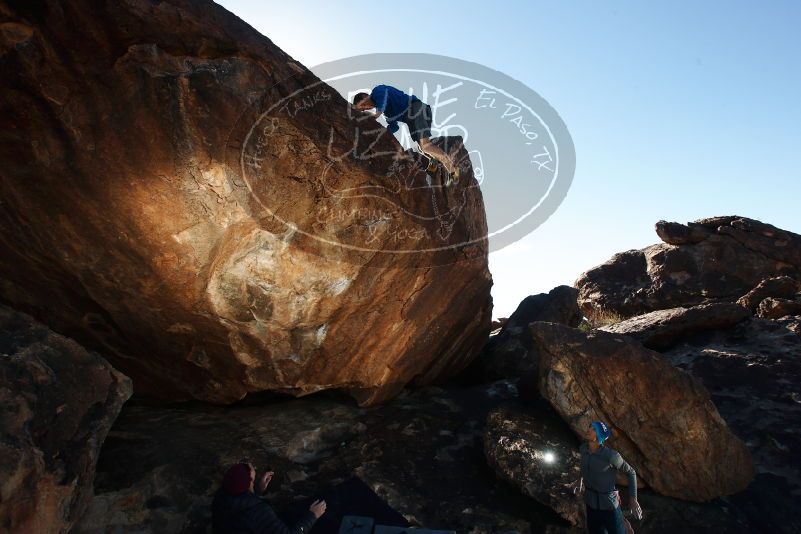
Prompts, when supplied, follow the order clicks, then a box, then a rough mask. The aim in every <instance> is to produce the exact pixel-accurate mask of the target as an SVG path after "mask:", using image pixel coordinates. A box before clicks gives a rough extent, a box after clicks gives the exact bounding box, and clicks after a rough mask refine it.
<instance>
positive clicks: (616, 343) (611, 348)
mask: <svg viewBox="0 0 801 534" xmlns="http://www.w3.org/2000/svg"><path fill="white" fill-rule="evenodd" d="M531 332H532V336H533V341H534V344H535V345H536V347H537V348H538V350H539V354H540V373H539V390H540V393H541V394H542V396H543V397H545V398H546V399H547V400H548V401H549V402H550V403H551V405H552V406H553V407H554V408H555V409H556V411H557V412H558V413H559V414H560V415H561V416H562V418H563V419H564V420H565V421H566V422H567V423H568V424H569V425H570V426H571V427H572V428H573V430H574V431H575V432H576V433H578V434H581V433H583V432H584V431H585V429H586V428H587V427H588V426H589V424H590V422H591V421H593V420H596V419H600V420H603V421H605V422H606V423H608V424H609V425H610V427H611V428H612V431H613V434H614V436H615V437H614V441H613V442H612V443H613V445H612V446H613V447H614V448H615V449H617V450H619V451H620V453H621V454H622V455H623V457H624V458H625V459H626V460H627V461H628V462H629V463H630V464H632V465H633V466H634V467H635V469H636V470H637V473H638V475H639V476H642V478H644V479H645V481H646V482H647V483H648V484H649V485H650V486H651V487H652V488H654V490H656V491H658V492H659V493H661V494H663V495H668V496H673V497H677V498H680V499H685V500H693V501H707V500H710V499H713V498H715V497H718V496H721V495H729V494H732V493H736V492H738V491H740V490H742V489H744V488H745V487H746V486H747V485H748V483H749V482H750V481H751V480H752V479H753V477H754V467H753V464H752V461H751V457H750V455H749V453H748V450H747V449H746V447H745V445H744V444H743V443H742V442H741V441H740V440H739V439H738V438H737V437H736V436H735V435H734V434H732V432H731V431H730V430H729V428H728V426H727V425H726V423H725V421H724V420H723V419H722V418H721V417H720V415H719V413H718V411H717V409H716V408H715V406H714V404H712V402H711V401H710V398H709V393H708V392H707V391H706V390H705V389H704V387H703V386H702V385H701V383H700V382H699V381H698V380H697V379H695V378H693V377H692V376H690V375H689V374H687V373H685V372H682V371H680V370H678V369H676V368H674V367H673V366H672V365H671V364H670V362H669V361H667V360H666V359H665V358H664V357H662V356H661V355H660V354H658V353H656V352H653V351H651V350H649V349H646V348H645V347H643V346H642V345H641V344H640V343H639V342H638V341H636V340H634V339H632V338H629V337H626V336H621V335H616V334H611V333H607V332H600V331H594V332H589V333H585V332H582V331H580V330H578V329H574V328H569V327H566V326H563V325H558V324H554V323H542V322H540V323H533V324H532V325H531Z"/></svg>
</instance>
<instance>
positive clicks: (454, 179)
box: [445, 167, 462, 185]
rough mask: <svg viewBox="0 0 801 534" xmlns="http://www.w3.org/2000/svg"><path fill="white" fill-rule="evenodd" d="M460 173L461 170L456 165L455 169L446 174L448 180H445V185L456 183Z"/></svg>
mask: <svg viewBox="0 0 801 534" xmlns="http://www.w3.org/2000/svg"><path fill="white" fill-rule="evenodd" d="M461 175H462V171H461V170H460V169H459V167H456V168H455V169H453V172H452V173H449V174H448V181H447V183H446V184H445V185H451V184H458V183H459V177H460V176H461Z"/></svg>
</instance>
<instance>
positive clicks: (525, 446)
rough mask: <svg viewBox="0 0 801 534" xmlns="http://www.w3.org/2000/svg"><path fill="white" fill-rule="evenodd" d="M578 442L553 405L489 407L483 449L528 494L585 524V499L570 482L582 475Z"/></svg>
mask: <svg viewBox="0 0 801 534" xmlns="http://www.w3.org/2000/svg"><path fill="white" fill-rule="evenodd" d="M578 446H579V443H578V441H577V440H576V438H575V436H573V435H572V433H571V432H570V428H569V427H567V426H566V425H565V424H564V422H562V421H561V420H559V417H558V416H557V415H556V414H554V413H552V412H551V411H550V410H543V409H540V410H537V411H536V413H529V410H523V409H521V408H520V407H519V406H514V405H511V404H508V405H502V406H501V407H499V408H496V409H495V410H493V411H492V412H490V414H489V416H488V417H487V427H486V430H485V432H484V454H485V455H486V457H487V462H488V463H489V465H490V467H492V468H493V469H494V470H495V472H496V473H497V474H498V476H500V477H501V478H503V479H504V480H507V481H509V482H511V483H512V484H514V485H515V486H517V487H518V488H520V491H522V492H523V493H524V494H525V495H528V496H529V497H531V498H533V499H535V500H536V501H538V502H541V503H542V504H544V505H546V506H548V507H549V508H551V509H553V510H554V511H555V512H556V513H558V514H559V515H560V516H561V517H563V518H564V519H566V520H568V521H570V523H572V524H573V525H575V526H578V527H583V526H584V523H585V520H584V500H583V499H582V498H581V496H580V495H574V494H573V491H572V490H571V489H570V485H571V484H572V483H573V482H575V481H577V480H578V479H579V478H581V471H580V464H581V462H580V457H579V454H578Z"/></svg>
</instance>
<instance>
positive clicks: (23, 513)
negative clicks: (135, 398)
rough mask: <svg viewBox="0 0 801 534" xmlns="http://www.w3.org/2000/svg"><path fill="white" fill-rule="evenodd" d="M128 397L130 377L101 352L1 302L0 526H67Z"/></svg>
mask: <svg viewBox="0 0 801 534" xmlns="http://www.w3.org/2000/svg"><path fill="white" fill-rule="evenodd" d="M130 396H131V382H130V380H129V379H128V378H127V377H125V376H124V375H122V374H121V373H119V372H118V371H116V370H114V369H113V368H112V367H111V366H110V365H109V364H108V362H106V361H105V360H104V359H103V358H101V357H100V356H98V355H97V354H95V353H92V352H87V351H86V350H85V349H84V348H83V347H81V346H80V345H78V343H76V342H75V341H73V340H71V339H69V338H65V337H63V336H61V335H58V334H56V333H54V332H52V331H51V330H49V329H48V328H47V327H45V326H43V325H42V324H40V323H38V322H36V321H35V320H34V319H33V318H32V317H30V316H29V315H26V314H23V313H18V312H16V311H14V310H12V309H10V308H8V307H7V306H0V531H3V532H20V533H26V532H31V533H34V532H35V533H36V534H46V533H50V532H68V531H69V530H70V529H71V528H72V526H73V525H74V524H75V523H76V521H77V520H78V519H79V518H80V517H81V514H83V512H84V511H85V510H86V508H87V506H88V505H89V502H90V500H91V498H92V481H93V478H94V473H95V465H96V463H97V458H98V454H99V453H100V446H101V444H102V443H103V440H104V439H105V437H106V434H107V432H108V431H109V428H110V427H111V424H112V422H114V419H115V418H116V417H117V414H118V413H119V411H120V408H121V407H122V404H123V403H124V402H125V401H126V400H127V399H128V398H129V397H130Z"/></svg>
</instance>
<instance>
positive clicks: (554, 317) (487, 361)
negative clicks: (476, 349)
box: [467, 286, 582, 383]
mask: <svg viewBox="0 0 801 534" xmlns="http://www.w3.org/2000/svg"><path fill="white" fill-rule="evenodd" d="M577 295H578V291H577V290H576V289H575V288H572V287H570V286H558V287H555V288H554V289H552V290H551V291H549V292H548V293H540V294H538V295H529V296H528V297H526V298H525V299H523V301H522V302H521V303H520V305H519V306H518V307H517V309H516V310H515V311H514V313H513V314H512V315H511V317H509V319H508V320H507V321H506V322H505V323H504V325H503V328H501V331H500V332H498V333H497V334H496V335H493V336H491V337H490V339H489V341H488V342H487V344H486V345H485V346H484V349H483V350H482V351H481V353H480V354H479V356H478V358H476V360H475V361H474V362H473V364H472V365H471V366H470V367H469V368H468V370H467V374H469V375H471V376H473V377H475V378H477V379H479V380H480V381H482V382H484V383H486V382H490V381H493V380H498V379H501V378H516V377H520V376H526V375H529V374H531V373H534V374H536V372H537V353H536V351H533V350H532V346H531V334H530V333H529V330H528V325H529V324H531V323H532V322H534V321H548V322H553V323H560V324H566V325H569V326H578V325H579V323H580V322H581V319H582V316H581V312H580V311H579V309H578V304H577V302H576V297H577Z"/></svg>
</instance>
